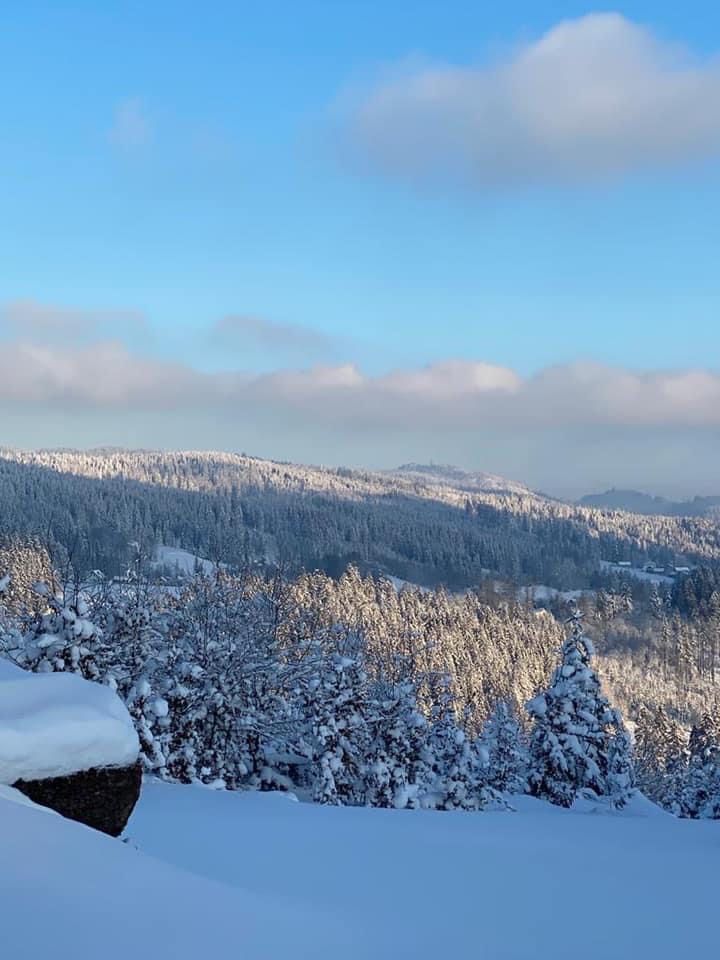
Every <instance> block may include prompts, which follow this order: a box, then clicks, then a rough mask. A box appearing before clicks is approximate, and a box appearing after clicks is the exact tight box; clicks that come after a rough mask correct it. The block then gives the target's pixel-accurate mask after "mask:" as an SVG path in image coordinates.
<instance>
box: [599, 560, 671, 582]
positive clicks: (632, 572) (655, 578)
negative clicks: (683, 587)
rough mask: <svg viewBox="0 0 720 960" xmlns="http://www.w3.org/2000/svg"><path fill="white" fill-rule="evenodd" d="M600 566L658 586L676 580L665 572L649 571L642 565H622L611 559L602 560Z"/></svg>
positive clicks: (605, 571)
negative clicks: (612, 561)
mask: <svg viewBox="0 0 720 960" xmlns="http://www.w3.org/2000/svg"><path fill="white" fill-rule="evenodd" d="M600 568H601V570H603V572H604V573H619V574H621V575H622V576H625V577H634V578H635V579H636V580H643V581H644V582H645V583H655V584H657V585H658V586H660V585H664V586H669V585H670V584H672V583H674V582H675V581H674V579H673V578H672V577H668V576H666V575H665V574H664V573H649V572H648V571H647V570H643V569H642V568H641V567H622V566H620V564H619V563H611V562H610V561H609V560H601V561H600Z"/></svg>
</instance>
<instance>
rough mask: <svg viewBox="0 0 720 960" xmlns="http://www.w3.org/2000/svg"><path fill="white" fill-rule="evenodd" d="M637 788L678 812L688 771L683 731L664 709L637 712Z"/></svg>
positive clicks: (667, 807)
mask: <svg viewBox="0 0 720 960" xmlns="http://www.w3.org/2000/svg"><path fill="white" fill-rule="evenodd" d="M635 754H636V757H637V762H636V770H637V785H638V787H639V788H640V790H641V791H642V792H643V793H644V794H645V795H646V796H648V797H650V799H651V800H654V801H655V802H656V803H659V804H660V805H661V806H663V807H665V808H666V809H667V810H671V811H672V812H674V813H678V812H679V810H680V806H679V804H680V798H681V795H682V793H683V790H684V786H685V780H686V777H687V770H688V760H689V753H688V744H687V738H686V735H685V732H684V731H683V729H682V727H681V726H680V724H679V723H678V722H677V720H674V719H673V718H672V717H671V716H670V715H669V714H668V712H667V710H665V708H664V707H662V706H661V707H657V708H656V709H650V708H648V707H642V708H641V709H640V710H639V711H638V718H637V723H636V725H635Z"/></svg>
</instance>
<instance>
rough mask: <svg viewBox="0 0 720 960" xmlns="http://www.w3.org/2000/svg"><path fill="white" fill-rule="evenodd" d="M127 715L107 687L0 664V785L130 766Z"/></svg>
mask: <svg viewBox="0 0 720 960" xmlns="http://www.w3.org/2000/svg"><path fill="white" fill-rule="evenodd" d="M138 751H139V744H138V738H137V734H136V732H135V728H134V727H133V724H132V720H131V719H130V715H129V714H128V712H127V710H126V709H125V706H124V704H123V703H122V701H121V700H120V699H119V697H118V696H117V695H116V694H115V693H114V692H113V691H112V690H110V689H109V688H108V687H104V686H101V685H100V684H98V683H91V682H90V681H88V680H83V679H82V678H81V677H78V676H75V675H73V674H70V673H28V672H26V671H25V670H21V669H20V668H19V667H17V666H15V664H13V663H10V662H9V661H7V660H2V659H0V784H13V783H16V782H17V781H18V780H42V779H45V778H47V777H61V776H65V775H67V774H70V773H77V772H79V771H81V770H90V769H91V768H93V767H116V766H126V765H129V764H131V763H134V762H135V760H136V759H137V757H138Z"/></svg>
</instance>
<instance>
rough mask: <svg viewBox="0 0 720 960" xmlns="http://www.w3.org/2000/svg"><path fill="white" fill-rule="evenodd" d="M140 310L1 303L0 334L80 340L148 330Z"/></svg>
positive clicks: (17, 337) (45, 338) (31, 301)
mask: <svg viewBox="0 0 720 960" xmlns="http://www.w3.org/2000/svg"><path fill="white" fill-rule="evenodd" d="M146 328H147V323H146V320H145V318H144V316H143V315H142V314H141V313H140V312H139V311H137V310H107V309H96V310H93V309H83V308H79V307H61V306H56V305H54V304H47V303H39V302H38V301H36V300H14V301H11V302H9V303H4V304H0V336H9V337H13V338H16V339H22V340H30V341H36V342H37V341H39V342H63V343H68V342H77V341H84V340H88V339H93V338H98V337H101V336H103V335H104V336H108V335H110V336H114V337H119V336H127V335H128V334H133V333H137V332H140V331H142V330H145V329H146Z"/></svg>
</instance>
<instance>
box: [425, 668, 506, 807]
mask: <svg viewBox="0 0 720 960" xmlns="http://www.w3.org/2000/svg"><path fill="white" fill-rule="evenodd" d="M430 698H431V701H432V708H431V709H432V712H431V718H430V727H429V731H428V738H427V747H426V762H427V768H428V775H429V779H428V782H427V783H426V785H425V786H424V787H423V790H422V795H421V804H422V806H424V807H430V808H433V809H435V810H478V809H479V808H480V807H483V806H485V804H486V803H487V802H488V801H489V800H491V799H492V796H491V791H489V790H488V789H487V787H486V783H485V777H484V772H485V771H484V766H483V764H482V762H481V758H480V756H479V754H478V752H477V751H476V750H475V749H474V746H475V745H474V744H473V743H472V741H471V740H470V739H469V737H468V736H467V733H466V732H465V730H463V729H462V728H461V727H460V726H459V724H458V722H457V715H456V708H455V700H454V696H453V692H452V686H451V681H450V678H449V677H448V676H436V677H433V678H432V682H431V684H430Z"/></svg>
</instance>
